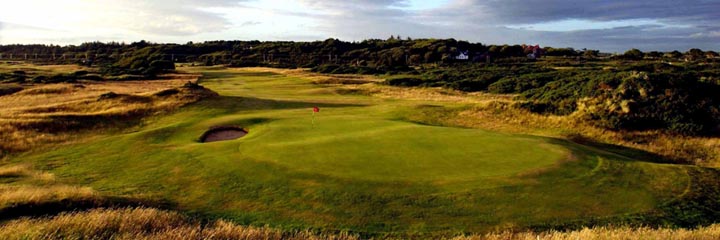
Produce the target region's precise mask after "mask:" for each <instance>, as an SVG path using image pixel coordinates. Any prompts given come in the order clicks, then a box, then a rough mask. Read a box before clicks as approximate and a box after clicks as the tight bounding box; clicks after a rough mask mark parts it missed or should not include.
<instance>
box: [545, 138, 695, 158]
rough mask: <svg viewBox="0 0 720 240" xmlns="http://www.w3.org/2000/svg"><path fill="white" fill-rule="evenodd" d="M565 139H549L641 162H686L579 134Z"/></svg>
mask: <svg viewBox="0 0 720 240" xmlns="http://www.w3.org/2000/svg"><path fill="white" fill-rule="evenodd" d="M567 138H568V139H567V140H563V139H552V140H551V141H552V142H553V143H555V144H559V145H562V146H564V147H568V148H570V146H569V145H570V144H571V143H572V144H579V145H582V146H587V147H591V148H594V149H597V151H599V154H603V153H605V154H607V153H610V154H614V155H619V156H622V157H624V158H629V159H631V160H634V161H641V162H651V163H666V164H687V163H685V162H678V161H674V160H672V159H668V158H666V157H663V156H661V155H658V154H655V153H651V152H648V151H644V150H641V149H636V148H630V147H625V146H620V145H615V144H609V143H601V142H597V141H595V140H593V139H590V138H587V137H585V136H582V135H579V134H572V135H569V136H567Z"/></svg>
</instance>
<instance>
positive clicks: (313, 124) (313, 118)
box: [312, 111, 315, 128]
mask: <svg viewBox="0 0 720 240" xmlns="http://www.w3.org/2000/svg"><path fill="white" fill-rule="evenodd" d="M312 127H313V128H315V111H313V115H312Z"/></svg>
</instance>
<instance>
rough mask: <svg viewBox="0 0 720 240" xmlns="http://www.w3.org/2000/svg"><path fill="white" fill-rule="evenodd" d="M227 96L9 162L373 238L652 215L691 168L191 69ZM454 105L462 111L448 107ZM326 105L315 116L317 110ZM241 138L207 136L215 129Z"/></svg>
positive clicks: (130, 191)
mask: <svg viewBox="0 0 720 240" xmlns="http://www.w3.org/2000/svg"><path fill="white" fill-rule="evenodd" d="M186 70H190V71H200V72H203V73H204V74H205V78H204V79H203V80H202V82H201V83H202V84H203V85H204V86H206V87H208V88H210V89H213V90H215V91H217V92H218V93H220V94H221V95H222V96H221V97H218V98H214V99H209V100H204V101H202V102H199V103H197V104H194V105H192V106H189V107H186V108H184V109H183V110H182V111H180V112H177V113H174V114H172V115H169V116H164V117H158V118H156V119H153V120H152V121H150V122H149V123H147V125H145V126H143V127H142V128H141V129H140V130H139V131H137V132H133V133H127V134H122V135H115V136H106V137H102V138H100V139H97V140H94V141H89V142H86V143H82V144H78V145H75V146H70V147H63V148H58V149H53V150H48V151H36V152H34V153H28V154H25V155H22V156H19V157H16V158H14V159H13V161H17V162H32V163H34V164H35V165H36V166H37V167H39V168H42V169H46V170H48V171H50V172H52V173H54V174H56V175H57V176H58V177H59V178H60V179H62V180H63V181H66V182H68V183H72V184H79V185H86V186H91V187H93V188H94V189H96V190H97V191H99V192H101V193H104V194H108V195H120V196H132V197H143V198H150V199H162V200H168V201H171V202H173V203H175V204H176V206H177V207H178V208H179V209H181V210H184V211H187V212H191V213H198V214H201V215H204V216H216V217H224V218H228V219H231V220H233V221H236V222H238V223H242V224H253V225H266V224H268V225H270V226H275V227H281V228H300V229H304V228H317V229H322V230H330V231H333V230H350V231H353V232H360V233H367V234H381V235H382V234H391V235H395V234H442V233H458V232H483V231H489V230H494V229H503V228H513V227H518V228H522V227H528V226H537V225H543V224H546V223H549V222H552V223H562V222H565V221H568V222H569V221H577V220H582V219H587V218H602V217H616V216H625V215H632V214H638V213H643V212H648V211H652V210H653V209H656V208H657V207H658V206H660V205H662V204H664V203H667V202H669V201H672V200H674V199H677V198H678V197H680V196H681V195H682V194H683V192H684V191H685V190H686V189H687V188H688V185H689V184H690V180H689V177H688V175H687V174H686V168H687V167H684V166H676V165H665V164H656V163H648V162H641V161H634V160H632V159H629V158H626V157H623V156H620V155H616V154H612V153H609V152H605V151H602V150H600V149H595V148H591V147H587V146H582V145H577V144H574V143H570V142H567V141H564V140H558V139H552V138H543V137H536V136H522V135H512V134H503V133H495V132H488V131H482V130H476V129H461V128H451V127H440V126H427V125H419V124H416V123H411V122H406V121H402V119H403V114H405V113H407V112H408V111H412V109H413V108H414V107H416V106H422V105H425V104H429V102H423V101H409V100H408V101H400V100H383V99H379V98H373V97H371V96H362V95H338V94H335V93H334V91H321V90H332V89H333V88H335V87H334V86H327V85H314V84H311V82H310V81H309V80H307V79H303V78H298V77H290V76H285V75H280V74H275V73H269V72H252V71H251V70H242V69H234V70H229V69H210V68H193V69H186ZM432 104H440V105H443V106H444V107H456V106H457V105H454V104H450V103H432ZM313 106H319V107H320V108H321V112H320V113H318V114H316V116H315V125H312V124H311V123H312V107H313ZM218 125H240V126H243V127H245V128H247V129H249V131H250V132H249V134H248V135H247V136H245V137H244V138H241V139H237V140H232V141H224V142H214V143H200V142H199V141H198V138H199V137H200V135H202V133H203V132H204V131H205V130H207V129H208V128H210V127H212V126H218Z"/></svg>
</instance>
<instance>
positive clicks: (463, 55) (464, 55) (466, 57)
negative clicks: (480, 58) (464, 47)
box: [455, 51, 470, 61]
mask: <svg viewBox="0 0 720 240" xmlns="http://www.w3.org/2000/svg"><path fill="white" fill-rule="evenodd" d="M455 60H462V61H467V60H470V54H469V53H468V51H460V53H458V55H457V56H455Z"/></svg>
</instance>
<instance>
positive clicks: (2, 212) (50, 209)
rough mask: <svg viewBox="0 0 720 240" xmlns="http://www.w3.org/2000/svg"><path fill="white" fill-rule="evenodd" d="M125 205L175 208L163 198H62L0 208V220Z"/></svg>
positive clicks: (123, 206) (163, 208)
mask: <svg viewBox="0 0 720 240" xmlns="http://www.w3.org/2000/svg"><path fill="white" fill-rule="evenodd" d="M127 207H151V208H157V209H162V210H172V209H176V204H174V203H171V202H169V201H164V200H163V201H156V200H144V199H132V198H123V197H100V198H80V199H62V200H58V201H47V202H39V203H37V202H35V203H20V204H15V205H12V206H9V207H6V208H0V222H2V221H8V220H13V219H17V218H21V217H40V216H49V215H58V214H60V213H63V212H73V211H84V210H90V209H94V208H127Z"/></svg>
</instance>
